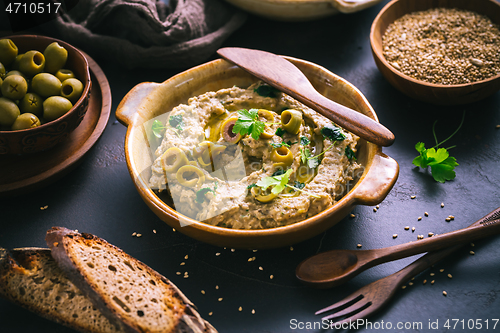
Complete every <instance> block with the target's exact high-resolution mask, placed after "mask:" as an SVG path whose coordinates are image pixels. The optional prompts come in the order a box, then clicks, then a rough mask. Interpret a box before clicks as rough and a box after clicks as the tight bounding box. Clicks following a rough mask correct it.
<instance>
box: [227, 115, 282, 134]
mask: <svg viewBox="0 0 500 333" xmlns="http://www.w3.org/2000/svg"><path fill="white" fill-rule="evenodd" d="M237 113H238V120H236V122H235V123H234V126H233V133H234V134H236V133H239V134H240V135H242V136H243V135H250V136H251V137H252V138H254V139H255V140H258V139H259V136H260V135H261V134H262V132H264V128H265V127H266V125H272V124H274V123H268V122H263V121H260V120H258V117H259V110H257V109H250V110H245V109H243V110H239V111H238V112H237Z"/></svg>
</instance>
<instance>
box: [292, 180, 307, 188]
mask: <svg viewBox="0 0 500 333" xmlns="http://www.w3.org/2000/svg"><path fill="white" fill-rule="evenodd" d="M293 186H294V187H296V188H298V189H299V190H302V189H303V188H304V187H305V186H306V184H304V183H301V182H299V181H298V180H296V181H295V182H293Z"/></svg>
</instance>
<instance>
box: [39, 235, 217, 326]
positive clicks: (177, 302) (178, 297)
mask: <svg viewBox="0 0 500 333" xmlns="http://www.w3.org/2000/svg"><path fill="white" fill-rule="evenodd" d="M46 242H47V245H48V246H49V247H50V249H51V251H52V257H53V258H54V259H55V261H56V262H57V263H58V265H59V267H60V268H61V269H62V270H63V271H64V272H65V273H66V275H67V276H68V277H69V279H71V281H72V282H73V283H74V284H75V285H76V286H77V287H78V288H79V289H80V290H81V291H82V292H83V293H84V294H85V295H86V296H87V297H88V298H89V299H90V300H91V301H92V303H93V304H94V305H95V306H96V307H97V308H98V309H99V310H100V311H101V312H102V313H103V315H105V316H106V317H107V318H108V319H109V320H110V321H111V322H113V323H116V324H121V325H122V327H123V330H124V332H133V333H145V332H148V333H150V332H162V333H191V332H192V333H216V332H217V331H216V330H215V328H214V327H213V326H212V325H210V323H208V322H207V321H205V320H204V319H203V318H201V316H200V314H199V313H198V312H197V311H196V309H195V306H194V304H193V303H192V302H191V301H190V300H189V299H188V298H187V297H186V296H185V295H184V294H183V293H182V292H181V291H180V290H179V289H178V288H177V287H176V286H175V285H174V284H173V283H172V282H171V281H169V280H168V279H167V278H165V277H164V276H163V275H161V274H159V273H158V272H156V271H155V270H153V269H151V268H150V267H149V266H147V265H146V264H144V263H142V262H141V261H139V260H137V259H135V258H133V257H131V256H129V255H128V254H126V253H125V252H124V251H122V250H121V249H119V248H118V247H116V246H114V245H112V244H110V243H108V242H106V241H105V240H104V239H101V238H99V237H97V236H94V235H92V234H88V233H79V232H76V231H72V230H69V229H66V228H62V227H53V228H52V229H51V230H49V231H48V232H47V236H46ZM102 253H105V254H106V255H102ZM93 255H99V257H98V258H97V257H92V256H93ZM110 257H112V258H113V259H110ZM103 258H107V259H105V260H104V259H103ZM123 263H126V265H127V266H128V267H129V268H130V270H127V268H122V267H124V266H123ZM86 265H88V266H89V267H90V266H93V267H91V269H89V268H88V267H86ZM96 266H98V267H96ZM103 267H105V268H103ZM109 270H110V271H111V273H110V272H109ZM124 270H127V271H126V272H124ZM125 273H126V274H128V275H124V274H125ZM104 274H107V275H105V276H104ZM101 275H103V276H101ZM109 276H111V279H110V277H109ZM115 276H116V278H117V279H130V280H133V282H135V279H136V278H137V280H138V281H140V279H141V278H143V276H146V277H147V279H149V282H151V285H148V286H147V288H146V287H145V286H144V283H142V284H141V283H139V284H138V286H137V285H136V286H135V287H136V288H137V289H135V290H134V292H133V293H130V292H129V293H126V292H125V291H123V292H121V290H122V287H123V286H124V284H119V283H122V281H113V279H112V278H113V277H115ZM104 280H105V281H104ZM115 284H116V286H119V287H118V288H114V289H113V293H110V292H109V290H110V288H111V287H110V285H112V286H113V287H114V286H115ZM157 288H159V289H157ZM155 289H156V290H155ZM146 290H149V291H150V292H152V294H154V292H156V293H157V294H158V292H161V294H163V295H168V296H164V297H163V299H159V300H156V298H155V299H154V300H156V301H155V303H154V304H152V303H151V304H149V305H150V307H147V306H146V307H142V308H141V307H140V306H136V304H137V303H138V302H139V301H142V297H141V298H140V299H137V298H135V299H134V300H135V301H134V302H133V301H130V302H127V301H126V300H128V299H129V298H134V297H136V296H137V295H135V294H136V293H137V294H139V295H142V294H141V292H142V291H144V298H146V297H151V296H150V295H151V294H149V293H147V292H146ZM113 295H114V296H113ZM161 302H164V303H162V304H161V305H162V306H163V305H165V306H166V307H165V306H163V308H164V309H165V312H164V313H163V314H161V315H159V317H161V318H162V320H165V317H164V316H165V315H167V316H170V318H169V320H168V325H167V326H168V329H167V328H160V327H155V325H149V326H148V324H145V323H149V322H148V321H147V320H146V319H147V318H146V317H147V316H148V315H149V314H150V313H151V312H150V311H151V310H150V309H151V308H154V307H155V306H156V305H157V304H158V303H161ZM156 308H160V306H157V307H156ZM146 309H147V310H146ZM143 310H144V311H143ZM134 311H136V312H134ZM136 313H137V314H136ZM145 313H146V314H145ZM141 315H142V316H144V317H141ZM155 315H158V314H155ZM162 315H163V317H162ZM155 318H156V317H155ZM141 319H142V320H141ZM159 322H161V323H163V322H164V321H159Z"/></svg>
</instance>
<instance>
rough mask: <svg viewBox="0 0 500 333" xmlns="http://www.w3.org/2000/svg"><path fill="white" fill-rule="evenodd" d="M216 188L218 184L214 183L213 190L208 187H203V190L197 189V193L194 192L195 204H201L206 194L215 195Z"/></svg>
mask: <svg viewBox="0 0 500 333" xmlns="http://www.w3.org/2000/svg"><path fill="white" fill-rule="evenodd" d="M218 186H219V183H218V182H215V184H214V188H213V189H211V188H210V187H204V188H201V189H199V190H198V191H196V199H195V201H196V202H197V203H200V204H201V203H203V202H204V201H205V199H206V197H205V194H207V193H208V192H212V193H213V194H214V195H215V191H217V187H218Z"/></svg>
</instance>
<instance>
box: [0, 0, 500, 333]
mask: <svg viewBox="0 0 500 333" xmlns="http://www.w3.org/2000/svg"><path fill="white" fill-rule="evenodd" d="M385 3H387V1H383V2H382V3H381V4H379V5H376V6H374V7H372V8H369V9H367V10H364V11H362V12H359V13H355V14H351V15H337V16H332V17H330V18H326V19H322V20H318V21H315V22H302V23H285V22H273V21H270V20H267V19H262V18H258V17H255V16H250V17H249V19H248V21H247V22H246V23H245V25H244V26H243V27H242V28H241V29H240V30H238V31H237V32H236V33H235V34H234V35H233V36H231V38H229V39H228V40H227V41H226V42H225V44H224V46H241V47H249V48H258V49H263V50H267V51H271V52H274V53H277V54H283V55H289V56H293V57H297V58H302V59H306V60H309V61H312V62H315V63H317V64H319V65H322V66H324V67H326V68H327V69H329V70H330V71H332V72H334V73H336V74H338V75H340V76H341V77H344V78H345V79H347V80H348V81H350V82H351V83H353V84H354V85H356V86H357V87H358V88H359V89H360V90H361V92H362V93H363V94H364V95H365V96H366V98H367V99H368V101H369V102H370V103H371V105H372V106H373V108H374V109H375V111H376V112H377V114H378V116H379V118H380V121H381V122H382V123H383V124H384V125H386V126H387V127H388V128H389V129H391V130H392V131H393V132H394V134H395V135H396V142H395V143H394V145H393V146H391V147H388V148H384V152H385V153H386V154H388V155H389V156H391V157H393V158H394V159H395V160H396V161H397V162H398V163H399V165H400V176H399V179H398V181H397V183H396V185H395V187H394V189H393V190H392V191H391V192H390V193H389V195H388V196H387V198H386V199H385V200H384V201H383V202H382V203H381V204H380V207H379V209H378V211H377V212H374V211H373V207H365V206H360V207H357V208H356V209H355V210H354V211H353V213H354V214H355V215H356V217H355V218H350V217H347V218H345V219H344V220H343V221H341V222H340V223H339V224H337V225H336V226H334V227H332V228H331V229H330V230H328V231H326V232H325V233H323V234H321V235H319V236H316V237H314V238H313V239H310V240H308V241H305V242H303V243H300V244H296V245H294V246H293V251H291V250H290V249H289V248H282V249H275V250H265V251H264V250H260V251H258V252H255V253H254V252H252V251H244V250H236V251H234V252H232V251H231V250H230V249H221V248H217V247H214V246H210V245H206V244H203V243H200V242H197V241H195V240H192V239H190V238H188V237H186V236H184V235H182V234H181V233H179V232H173V230H172V229H171V228H170V227H168V226H167V225H166V224H164V223H163V222H161V221H160V220H159V219H158V218H157V217H156V216H155V215H154V214H153V213H152V212H151V211H150V210H149V209H148V208H147V206H146V205H145V204H144V202H143V201H142V199H141V198H140V197H139V195H138V193H137V191H136V190H135V188H134V185H133V183H132V180H131V178H130V176H129V173H128V171H127V167H126V163H125V156H124V152H123V145H124V138H125V133H126V128H125V127H124V126H122V125H120V124H118V123H117V122H116V118H115V116H114V111H115V110H116V107H117V105H118V103H119V102H120V100H121V99H122V98H123V97H124V96H125V94H126V93H127V92H128V91H129V90H130V89H131V88H132V87H134V86H135V85H136V84H138V83H140V82H143V81H153V82H161V81H164V80H166V79H168V78H169V77H170V76H172V75H174V74H176V73H175V72H172V71H154V70H137V71H126V70H123V69H122V68H119V67H117V66H116V65H115V64H112V63H107V62H99V60H98V59H96V60H98V62H99V64H100V66H101V67H102V68H103V70H104V72H105V73H106V75H107V77H108V79H109V82H110V85H111V89H112V94H113V108H112V112H113V114H112V116H111V118H110V121H109V123H108V126H107V128H106V130H105V131H104V133H103V135H102V137H101V139H100V140H99V141H98V143H97V144H96V146H95V147H94V148H93V149H92V150H91V151H90V152H89V154H88V155H87V156H86V158H85V159H84V161H83V162H82V163H81V164H80V165H79V166H78V167H77V168H76V169H75V170H74V171H72V172H71V173H70V174H69V175H67V176H65V177H64V178H63V179H61V180H59V181H57V182H56V183H54V184H52V185H50V186H48V187H46V188H44V189H42V190H40V191H37V192H35V193H31V194H27V195H23V196H21V197H17V198H9V199H2V200H1V201H0V212H1V217H0V245H1V246H3V247H6V248H12V247H24V246H45V243H44V236H45V232H46V230H48V229H49V228H50V227H52V226H54V225H58V226H64V227H67V228H73V229H78V230H79V231H82V232H89V233H94V234H96V235H98V236H100V237H102V238H104V239H106V240H108V241H109V242H111V243H112V244H115V245H117V246H119V247H121V248H122V249H123V250H125V251H126V252H128V253H129V254H131V255H133V256H135V257H137V258H138V259H140V260H142V261H143V262H145V263H146V264H148V265H150V266H151V267H153V268H154V269H155V270H157V271H159V272H160V273H162V274H163V275H165V276H166V277H168V278H169V279H171V280H172V281H173V282H174V283H175V284H177V286H178V287H179V288H180V289H181V290H183V292H184V293H185V294H186V296H187V297H188V298H190V299H191V300H192V301H193V302H194V303H195V304H196V305H197V307H198V309H199V311H200V313H201V314H202V316H204V317H205V318H206V319H208V320H209V321H210V322H211V323H212V324H213V325H214V326H215V327H216V328H217V329H218V330H219V332H221V333H226V332H228V333H229V332H231V333H232V332H239V333H242V332H262V333H264V332H273V333H281V332H327V331H328V332H329V331H330V330H322V329H320V328H319V329H318V328H317V326H318V325H320V324H321V322H320V319H319V318H318V317H316V316H314V312H315V311H316V310H318V309H320V308H322V307H325V306H327V305H329V304H332V303H334V302H337V301H339V300H341V299H342V298H343V297H345V296H347V295H349V294H351V293H352V292H354V291H356V290H357V289H358V288H360V287H361V286H363V285H366V284H368V283H370V282H372V281H374V280H377V279H379V278H382V277H384V276H386V275H389V274H391V273H393V272H395V271H397V270H399V269H400V268H402V267H404V266H405V265H407V264H409V263H410V262H411V261H412V260H414V259H415V258H408V259H403V260H399V261H396V262H392V263H387V264H384V265H381V266H379V267H375V268H372V269H370V270H368V271H366V272H364V273H362V274H361V275H359V276H358V277H356V278H355V279H353V280H351V281H350V282H348V283H346V284H345V285H343V286H341V287H336V288H332V289H328V290H314V289H310V288H308V287H305V286H303V285H301V284H300V283H299V282H298V281H297V280H296V278H295V276H294V270H295V267H296V265H297V264H298V263H299V262H301V261H302V260H303V259H305V258H307V257H309V256H311V255H313V254H315V253H317V252H319V251H325V250H330V249H355V248H356V245H357V244H358V243H361V244H362V245H363V249H372V248H380V247H386V246H391V245H395V244H401V243H404V242H409V241H413V240H416V239H417V235H418V234H422V235H425V236H426V235H427V234H428V232H434V233H444V232H447V231H452V230H455V229H459V228H463V227H466V226H468V225H470V224H471V223H472V222H474V221H476V220H477V219H479V218H481V217H482V216H484V215H486V214H487V213H489V212H490V211H492V210H493V209H495V208H497V207H498V206H499V204H500V188H499V186H498V184H500V172H499V165H500V153H499V152H500V129H496V125H497V124H500V112H499V111H500V93H496V94H495V95H493V96H492V97H490V98H488V99H486V100H484V101H481V102H478V103H474V104H470V105H464V106H453V107H438V106H432V105H428V104H424V103H420V102H418V101H415V100H411V99H409V98H407V97H406V96H404V95H402V94H401V93H400V92H399V91H397V90H396V89H394V88H393V87H392V86H390V85H389V83H388V82H387V81H386V80H385V79H384V78H383V77H382V75H381V74H380V73H379V71H378V70H377V68H376V66H375V62H374V61H373V58H372V55H371V50H370V44H369V31H370V26H371V22H372V21H373V19H374V18H375V16H376V15H377V13H378V11H379V10H380V9H381V8H382V6H383V4H385ZM464 111H465V112H466V114H465V123H464V125H463V127H462V128H461V130H460V131H459V132H458V134H457V135H456V136H455V137H453V138H452V139H451V140H450V141H449V142H447V144H445V147H449V146H453V145H455V146H456V147H455V148H453V149H451V150H450V153H451V155H452V156H454V157H456V159H457V161H458V163H459V164H460V165H459V166H458V167H457V168H456V173H457V177H456V179H455V180H454V181H451V182H446V183H445V184H439V183H436V182H435V181H434V180H433V179H432V177H431V176H430V174H429V173H428V172H427V171H425V170H422V169H418V168H415V167H414V166H413V165H412V160H413V158H414V157H416V156H417V153H416V151H415V149H414V145H415V144H416V143H417V142H419V141H422V142H425V143H426V146H427V147H429V146H432V145H433V144H434V138H433V135H432V124H433V123H434V121H435V120H438V123H437V127H436V128H437V135H438V139H440V140H443V139H444V138H446V137H448V136H449V135H450V134H451V133H452V132H453V131H454V130H455V128H456V127H457V126H458V124H459V123H460V120H461V117H462V113H463V112H464ZM412 195H415V196H416V198H415V199H411V198H410V197H411V196H412ZM441 203H444V207H443V208H442V207H441ZM46 205H47V206H48V208H47V209H46V210H40V207H43V206H46ZM424 212H428V213H429V216H428V217H425V216H424ZM450 214H451V215H454V216H455V219H454V220H453V221H451V222H446V221H445V218H446V217H447V216H448V215H450ZM419 216H422V220H421V221H418V220H417V219H418V217H419ZM405 226H410V227H415V228H416V230H415V232H414V233H412V232H411V231H406V230H404V227H405ZM153 229H154V230H156V234H155V233H153ZM133 232H139V233H142V234H143V236H142V237H141V238H135V237H131V234H132V233H133ZM395 233H397V234H398V235H399V236H398V237H397V238H396V239H393V237H392V235H393V234H395ZM470 250H474V251H475V255H470V254H469V251H470ZM216 253H220V255H216ZM186 255H188V256H189V258H188V259H184V256H186ZM254 256H255V257H256V260H255V261H253V262H248V258H250V257H254ZM498 258H500V247H499V241H498V239H496V238H494V237H492V238H489V239H485V240H481V241H477V242H475V245H474V247H472V245H466V246H465V247H464V248H462V249H461V250H459V251H458V252H456V253H455V254H453V255H452V256H450V257H449V258H447V259H446V260H444V261H443V262H441V263H439V264H437V265H436V266H435V267H434V268H431V269H429V270H427V271H426V272H424V273H422V274H420V275H419V276H417V277H415V280H414V281H413V282H414V284H413V285H412V286H408V287H407V288H406V289H405V290H400V291H399V292H398V293H397V294H396V296H395V297H394V298H393V300H392V301H391V302H390V303H389V305H388V306H387V307H386V308H384V309H383V310H382V311H381V312H379V313H378V314H376V315H375V316H373V317H371V318H369V319H368V321H369V322H371V324H372V325H373V327H372V328H370V326H369V324H368V328H366V326H362V328H361V329H360V330H359V331H360V332H382V331H394V332H462V331H464V329H462V325H465V331H467V327H468V325H472V320H474V323H478V322H481V323H482V329H474V330H471V331H477V332H479V331H487V332H489V331H495V330H494V329H493V326H494V325H495V324H496V321H495V319H497V320H498V319H499V318H500V316H499V312H498V309H499V308H500V298H499V295H500V268H499V267H500V266H499V265H498ZM182 262H185V265H184V266H180V264H181V263H182ZM259 266H260V267H262V268H263V270H262V271H261V270H259ZM440 269H444V272H442V273H441V272H440ZM184 271H187V272H189V278H187V279H186V278H183V275H177V274H176V272H182V273H183V272H184ZM431 273H435V276H432V277H431V276H430V274H431ZM448 273H449V274H452V276H453V278H452V279H450V278H448V277H447V274H448ZM270 275H273V276H274V278H273V279H270ZM424 279H425V280H427V281H428V282H427V283H426V284H425V285H424V284H423V280H424ZM431 280H435V283H434V284H433V285H431V284H430V281H431ZM217 286H218V289H217ZM201 290H205V292H206V294H204V295H203V294H201ZM443 290H446V291H447V293H448V295H447V296H446V297H445V296H443V294H442V292H443ZM218 298H223V300H222V301H218ZM240 306H241V307H242V308H243V310H242V311H241V312H240V311H238V308H239V307H240ZM252 309H255V314H252V312H251V311H252ZM209 312H213V315H212V316H209V315H208V313H209ZM294 319H295V320H296V321H297V322H303V323H310V324H311V325H313V324H315V325H316V328H311V329H305V328H304V329H302V330H301V329H294V326H293V325H291V324H290V323H291V320H294ZM453 319H456V320H459V321H458V323H457V324H456V326H455V329H453V325H454V324H455V323H456V321H453ZM447 320H450V322H449V324H450V325H451V327H450V329H447V328H446V327H445V326H444V324H445V323H446V321H447ZM436 321H438V325H439V326H438V329H436V330H433V329H430V328H429V322H436ZM0 322H1V326H0V327H1V329H0V330H1V331H2V332H20V333H24V332H26V333H28V332H38V333H45V332H47V333H49V332H50V333H54V332H71V330H69V329H66V328H64V327H63V326H60V325H57V324H54V323H52V322H50V321H47V320H45V319H42V318H40V317H38V316H36V315H34V314H31V313H29V312H28V311H25V310H23V309H21V308H19V307H17V306H14V305H12V304H10V303H8V302H6V301H4V300H0ZM398 323H402V325H405V324H406V325H407V328H406V329H405V328H404V326H403V329H396V328H397V327H396V326H397V325H398ZM419 323H421V324H422V326H421V327H418V325H419ZM388 324H391V325H392V329H390V330H388V329H382V328H383V327H385V328H388V327H387V325H388ZM383 325H385V326H383ZM414 325H417V326H414ZM486 325H488V327H489V330H486ZM412 326H413V328H408V327H412ZM470 327H472V326H470ZM475 327H477V326H475ZM377 328H378V329H377ZM499 329H500V323H498V325H496V330H499Z"/></svg>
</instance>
